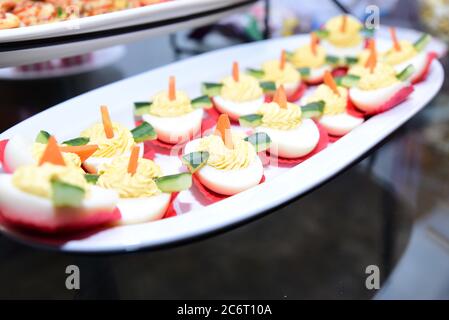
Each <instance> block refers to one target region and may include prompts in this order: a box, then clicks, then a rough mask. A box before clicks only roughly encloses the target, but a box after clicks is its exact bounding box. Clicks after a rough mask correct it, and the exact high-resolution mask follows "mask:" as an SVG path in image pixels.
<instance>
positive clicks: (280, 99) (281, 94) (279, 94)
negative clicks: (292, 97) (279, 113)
mask: <svg viewBox="0 0 449 320" xmlns="http://www.w3.org/2000/svg"><path fill="white" fill-rule="evenodd" d="M273 102H275V103H277V104H278V105H279V107H281V108H283V109H285V108H287V95H286V94H285V89H284V86H283V85H281V86H279V88H278V89H277V90H276V93H275V96H274V98H273Z"/></svg>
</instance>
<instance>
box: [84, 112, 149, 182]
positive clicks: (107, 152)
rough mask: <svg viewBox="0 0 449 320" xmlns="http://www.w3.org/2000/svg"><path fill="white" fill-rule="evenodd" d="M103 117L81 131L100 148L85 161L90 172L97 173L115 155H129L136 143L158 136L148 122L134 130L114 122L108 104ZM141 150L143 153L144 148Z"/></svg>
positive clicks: (102, 114)
mask: <svg viewBox="0 0 449 320" xmlns="http://www.w3.org/2000/svg"><path fill="white" fill-rule="evenodd" d="M101 117H102V122H101V123H97V124H94V125H93V126H92V127H90V128H88V129H86V130H84V131H83V132H81V138H86V139H89V141H90V143H94V144H96V145H98V150H97V151H95V153H94V154H93V155H92V157H90V158H89V159H87V160H86V161H85V163H84V169H85V170H86V171H88V172H90V173H95V172H96V171H97V170H98V167H99V166H100V165H101V164H103V163H109V162H111V161H112V160H113V159H114V158H115V157H118V156H121V155H129V154H130V153H131V150H132V148H133V146H134V145H135V144H136V143H143V142H145V141H149V140H154V139H156V138H157V134H156V132H155V131H154V129H153V127H152V126H151V125H150V124H149V123H147V122H143V123H142V124H141V125H140V126H138V127H136V128H134V129H133V130H129V129H128V128H126V127H124V126H123V125H121V124H119V123H116V122H112V121H111V118H110V116H109V111H108V108H107V107H106V106H102V107H101ZM140 151H141V153H142V154H143V148H141V149H140Z"/></svg>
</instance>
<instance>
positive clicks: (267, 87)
mask: <svg viewBox="0 0 449 320" xmlns="http://www.w3.org/2000/svg"><path fill="white" fill-rule="evenodd" d="M260 87H261V88H262V90H263V92H271V91H276V83H274V82H272V81H263V82H261V83H260Z"/></svg>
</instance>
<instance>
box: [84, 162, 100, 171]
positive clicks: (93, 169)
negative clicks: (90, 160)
mask: <svg viewBox="0 0 449 320" xmlns="http://www.w3.org/2000/svg"><path fill="white" fill-rule="evenodd" d="M81 167H82V168H83V170H84V171H86V172H87V173H91V174H95V173H97V169H95V167H94V166H93V165H91V164H87V163H85V162H84V163H83V164H82V165H81Z"/></svg>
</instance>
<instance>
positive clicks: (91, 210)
mask: <svg viewBox="0 0 449 320" xmlns="http://www.w3.org/2000/svg"><path fill="white" fill-rule="evenodd" d="M117 201H118V195H117V193H116V192H115V191H111V190H105V189H102V188H99V187H95V186H91V185H89V184H88V183H87V180H86V178H85V174H84V171H83V170H82V169H80V168H79V167H78V168H77V167H74V166H66V165H65V162H64V157H63V155H62V153H61V151H60V150H59V147H58V145H57V143H56V140H55V138H54V137H50V138H49V140H48V143H47V144H46V148H45V150H44V152H43V155H42V157H41V159H40V160H39V164H31V165H25V166H21V167H19V168H17V170H16V171H15V172H14V174H12V175H9V174H2V175H0V212H1V214H2V216H3V217H4V218H5V219H6V220H7V221H8V222H10V223H12V224H14V225H17V226H21V227H27V228H30V229H34V230H36V231H41V232H60V231H67V230H82V229H86V228H92V227H97V226H100V225H104V224H106V223H110V222H113V221H116V220H118V219H119V218H120V213H119V212H118V211H117V210H115V206H116V203H117Z"/></svg>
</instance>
